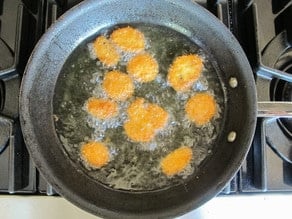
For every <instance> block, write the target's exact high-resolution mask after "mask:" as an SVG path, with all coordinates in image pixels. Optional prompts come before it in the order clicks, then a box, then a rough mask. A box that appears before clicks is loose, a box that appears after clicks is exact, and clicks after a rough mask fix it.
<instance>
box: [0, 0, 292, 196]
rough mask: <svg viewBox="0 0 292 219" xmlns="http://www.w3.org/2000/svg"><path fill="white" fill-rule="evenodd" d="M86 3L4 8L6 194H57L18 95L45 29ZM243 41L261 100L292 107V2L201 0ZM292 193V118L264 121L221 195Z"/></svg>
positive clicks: (1, 63) (1, 64)
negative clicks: (33, 149)
mask: <svg viewBox="0 0 292 219" xmlns="http://www.w3.org/2000/svg"><path fill="white" fill-rule="evenodd" d="M80 1H81V0H22V1H21V0H3V1H0V57H1V58H0V194H7V193H9V194H35V195H57V194H56V192H55V191H54V189H53V188H52V187H51V186H50V185H49V184H48V183H47V182H46V181H45V180H44V179H43V177H42V176H41V175H40V173H39V172H38V171H37V169H36V168H35V166H34V165H33V162H32V160H31V159H30V157H29V154H28V152H27V149H26V146H25V143H24V141H23V138H22V132H21V127H20V124H19V112H18V96H19V86H20V83H21V78H22V75H23V72H24V68H25V65H26V63H27V60H28V57H29V56H30V54H31V51H32V49H33V47H34V46H35V44H36V43H37V41H38V39H39V38H40V37H41V36H42V34H43V33H44V32H45V31H46V29H47V28H48V27H49V26H50V25H51V24H52V23H53V22H54V21H55V20H56V19H57V18H58V17H59V16H60V15H62V13H64V12H65V11H66V10H68V9H69V8H71V7H72V6H74V5H76V4H77V3H78V2H80ZM196 2H198V3H199V4H201V5H202V6H203V7H205V8H207V9H208V10H209V11H211V12H212V13H213V14H215V15H216V16H217V17H218V19H220V20H221V21H222V22H223V23H224V24H225V25H226V26H227V27H228V28H229V29H230V30H231V31H232V32H233V34H234V35H235V36H236V37H237V39H238V40H239V42H240V44H241V45H242V47H243V49H244V51H245V52H246V55H247V57H248V59H249V62H250V64H251V66H252V68H253V71H254V78H255V81H256V85H257V92H258V100H259V101H288V102H291V101H292V100H291V99H292V23H291V22H290V20H291V18H292V2H291V1H289V0H243V1H239V0H196ZM273 191H281V192H289V191H290V192H291V191H292V119H284V118H276V117H275V118H258V121H257V129H256V133H255V137H254V140H253V143H252V147H251V149H250V151H249V153H248V156H247V158H246V160H245V161H244V162H243V165H242V167H241V169H240V170H239V172H238V173H237V174H236V175H235V176H234V178H233V179H232V180H231V182H230V183H229V184H228V185H227V186H226V187H225V189H224V190H223V191H222V192H221V194H225V195H227V194H241V193H255V192H256V193H258V192H273Z"/></svg>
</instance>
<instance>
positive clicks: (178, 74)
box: [167, 54, 203, 92]
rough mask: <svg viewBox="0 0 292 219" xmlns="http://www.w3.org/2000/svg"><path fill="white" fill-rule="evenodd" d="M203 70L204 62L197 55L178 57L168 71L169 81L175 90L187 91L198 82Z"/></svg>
mask: <svg viewBox="0 0 292 219" xmlns="http://www.w3.org/2000/svg"><path fill="white" fill-rule="evenodd" d="M202 69H203V60H202V58H201V57H200V56H198V55H195V54H190V55H182V56H179V57H177V58H176V59H175V60H174V61H173V63H172V65H171V66H170V68H169V70H168V75H167V80H168V82H169V84H170V85H171V86H172V87H173V89H174V90H176V91H178V92H184V91H187V90H188V89H189V88H190V87H191V86H192V85H193V83H194V82H195V81H196V80H198V78H199V77H200V74H201V72H202Z"/></svg>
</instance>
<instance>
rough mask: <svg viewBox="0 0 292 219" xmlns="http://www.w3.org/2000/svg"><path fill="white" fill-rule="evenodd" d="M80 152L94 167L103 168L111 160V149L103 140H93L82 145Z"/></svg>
mask: <svg viewBox="0 0 292 219" xmlns="http://www.w3.org/2000/svg"><path fill="white" fill-rule="evenodd" d="M80 153H81V157H82V158H83V159H84V161H85V162H87V163H88V164H89V165H90V166H91V167H94V168H101V167H103V166H105V165H106V164H107V163H108V162H109V160H110V153H109V150H108V148H107V146H106V145H104V144H103V143H101V142H94V141H93V142H89V143H86V144H84V145H82V147H81V149H80Z"/></svg>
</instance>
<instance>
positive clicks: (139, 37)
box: [110, 27, 146, 52]
mask: <svg viewBox="0 0 292 219" xmlns="http://www.w3.org/2000/svg"><path fill="white" fill-rule="evenodd" d="M110 39H111V41H112V42H114V43H115V44H116V45H117V46H118V47H119V48H121V49H122V50H124V51H126V52H141V51H143V50H144V48H145V45H146V42H145V38H144V35H143V33H141V32H140V31H139V30H137V29H134V28H132V27H123V28H119V29H117V30H115V31H113V32H112V34H111V36H110Z"/></svg>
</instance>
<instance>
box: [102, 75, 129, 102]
mask: <svg viewBox="0 0 292 219" xmlns="http://www.w3.org/2000/svg"><path fill="white" fill-rule="evenodd" d="M102 87H103V89H104V91H105V92H106V94H107V95H108V97H109V98H111V99H113V100H116V101H124V100H126V99H128V98H129V97H131V96H132V95H133V92H134V84H133V81H132V79H131V77H130V76H129V75H127V74H125V73H122V72H120V71H110V72H107V73H106V74H105V77H104V79H103V84H102Z"/></svg>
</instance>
